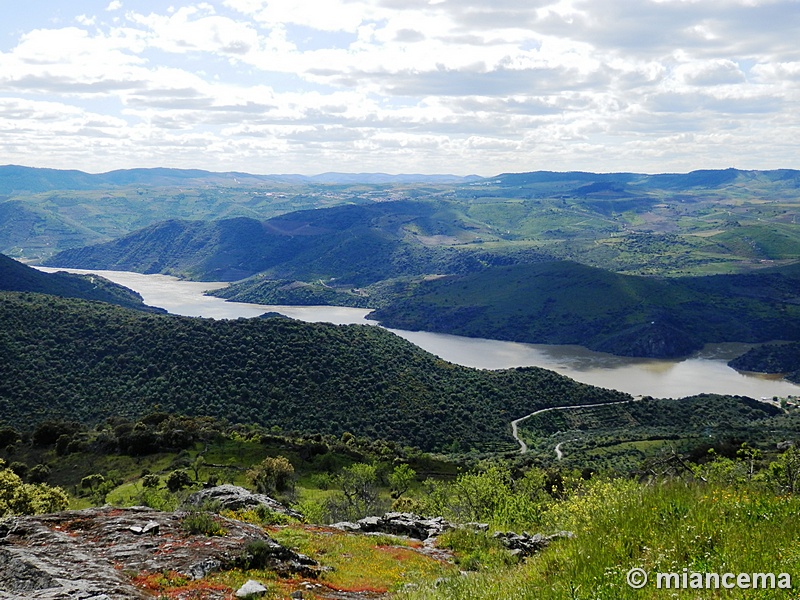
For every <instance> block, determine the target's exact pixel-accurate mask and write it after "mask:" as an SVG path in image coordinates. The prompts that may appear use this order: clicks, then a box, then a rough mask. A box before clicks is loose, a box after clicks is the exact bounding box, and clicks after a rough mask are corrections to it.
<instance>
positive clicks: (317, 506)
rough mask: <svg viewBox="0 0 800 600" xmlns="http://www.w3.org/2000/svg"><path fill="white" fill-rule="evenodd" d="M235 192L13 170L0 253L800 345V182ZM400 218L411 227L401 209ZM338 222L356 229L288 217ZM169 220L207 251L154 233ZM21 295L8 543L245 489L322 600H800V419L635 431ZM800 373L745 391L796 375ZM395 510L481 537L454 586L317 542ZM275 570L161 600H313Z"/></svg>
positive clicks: (725, 179)
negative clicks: (74, 523) (15, 527)
mask: <svg viewBox="0 0 800 600" xmlns="http://www.w3.org/2000/svg"><path fill="white" fill-rule="evenodd" d="M238 175H241V179H242V181H245V180H246V181H245V183H239V184H232V183H231V181H230V179H231V177H230V176H226V175H219V174H208V173H204V172H197V171H170V170H155V171H132V172H115V173H111V174H105V175H102V176H88V175H86V174H81V173H78V172H71V173H63V172H52V171H35V172H32V171H30V170H25V169H20V168H17V167H4V168H0V176H4V177H3V178H0V190H4V193H6V194H8V195H9V196H10V197H9V198H8V199H7V200H4V201H3V202H0V248H2V249H5V248H10V249H11V251H13V252H14V255H16V256H27V257H29V258H33V257H36V256H39V257H42V256H45V255H46V254H48V253H49V250H48V248H56V247H57V248H59V249H63V248H66V247H67V246H77V245H81V244H82V243H84V242H85V241H106V242H107V241H108V240H109V239H110V238H111V237H116V236H117V235H119V233H120V232H132V231H134V230H136V229H139V228H141V227H148V229H145V230H143V231H140V232H138V233H132V234H131V235H129V236H127V237H122V238H120V239H117V240H115V241H114V242H111V243H109V244H108V245H106V246H103V247H99V248H98V247H95V248H94V249H84V250H75V251H72V252H70V253H68V254H64V255H62V256H61V258H60V259H59V260H62V259H63V260H67V259H69V260H73V259H74V260H76V261H78V262H80V263H82V264H81V265H80V266H88V265H87V264H86V263H87V262H88V261H90V260H92V261H94V260H97V261H99V262H97V263H92V266H98V265H103V266H111V265H114V266H118V267H122V268H131V269H137V270H144V271H149V272H156V271H158V272H173V273H176V274H181V275H184V276H191V277H196V278H216V279H238V278H240V277H244V276H245V275H254V276H253V277H252V278H251V279H249V280H247V281H245V282H243V283H241V284H239V285H237V286H236V287H234V288H231V289H229V290H227V291H225V292H224V293H225V294H228V295H230V296H231V297H234V298H236V299H249V300H258V299H259V298H266V297H269V298H270V299H272V300H277V299H279V298H281V299H283V301H292V302H311V301H317V300H324V301H325V302H331V303H350V301H351V300H352V301H353V302H358V303H360V304H361V305H368V306H372V307H378V308H381V309H382V311H383V312H382V313H378V314H382V315H383V318H385V319H386V320H387V321H388V320H390V319H394V320H395V321H394V324H397V323H398V322H400V321H399V320H403V319H404V320H405V321H403V323H404V326H407V327H416V326H424V327H425V328H426V329H433V330H440V331H458V332H460V333H468V334H469V335H480V336H486V337H505V339H532V338H535V339H537V341H550V342H560V343H567V342H570V343H585V344H587V345H592V346H593V347H596V348H598V349H606V350H611V351H614V352H619V353H645V354H650V355H653V354H655V353H657V352H658V353H661V354H660V355H669V354H683V353H686V352H688V351H690V350H692V349H693V348H696V347H697V346H698V345H699V344H701V343H702V342H704V341H710V340H714V341H724V340H739V341H741V340H746V339H747V340H753V341H765V340H769V339H788V340H796V339H800V335H798V329H797V322H798V318H797V317H798V316H800V315H798V314H797V312H796V307H797V289H798V285H797V284H798V279H800V271H798V268H797V267H796V266H794V265H792V264H790V263H792V261H796V260H797V259H798V258H800V234H798V232H797V229H796V227H795V226H794V225H795V220H796V216H797V215H796V213H797V183H798V181H799V180H800V176H798V173H797V172H795V171H771V172H756V171H753V172H745V171H737V170H733V169H730V170H725V171H697V172H694V173H690V174H686V175H655V176H644V175H635V174H624V173H623V174H608V175H598V174H591V173H531V174H508V175H501V176H498V177H496V178H492V179H491V180H480V181H447V182H446V183H445V182H443V181H435V182H430V181H427V182H416V183H408V182H405V181H402V182H400V181H392V182H387V181H381V182H375V181H372V182H352V181H341V180H338V181H335V182H332V183H325V184H323V183H320V182H316V181H310V180H302V181H289V180H281V181H278V180H269V181H268V180H265V179H264V178H259V177H253V176H246V175H242V174H237V178H238ZM154 182H155V183H154ZM177 185H180V186H181V188H185V190H184V189H181V190H179V189H178V187H177ZM3 186H4V187H3ZM59 186H60V187H59ZM171 186H175V187H171ZM387 198H392V199H394V200H396V201H393V202H376V200H386V199H387ZM421 199H424V200H425V201H424V202H423V201H420V200H421ZM87 202H88V203H92V202H93V203H95V204H96V205H97V206H99V205H100V204H102V206H103V210H95V208H96V207H95V206H94V205H92V206H89V205H88V204H87ZM347 203H350V204H351V205H350V206H339V207H336V206H335V205H340V204H347ZM320 206H329V207H334V208H330V209H327V210H320V211H313V212H310V211H309V212H299V213H297V212H295V213H292V212H291V211H292V210H295V209H298V208H311V207H320ZM167 216H169V217H170V218H177V219H183V220H176V221H171V222H168V223H165V224H160V225H154V224H153V223H155V222H156V221H163V219H164V218H166V217H167ZM198 218H199V219H224V220H220V221H215V222H210V223H209V222H200V221H191V220H190V219H198ZM264 219H268V220H266V221H264ZM77 223H81V225H77ZM543 257H550V258H558V259H570V260H572V261H573V262H565V261H560V262H557V261H552V260H550V261H548V262H544V261H543ZM578 259H579V260H580V261H581V262H583V263H585V264H577V263H576V262H574V261H575V260H578ZM773 261H774V262H773ZM775 263H778V264H777V265H776V264H775ZM587 265H590V266H591V265H593V266H603V267H604V268H606V269H611V270H612V271H616V272H612V271H599V270H597V269H593V268H591V267H590V266H587ZM0 269H2V271H0V281H2V282H3V284H4V285H5V286H6V287H8V289H9V290H12V291H4V292H2V293H0V418H1V419H3V422H2V423H0V455H1V456H2V458H0V461H2V462H0V516H4V515H7V514H17V513H33V512H46V511H52V510H59V509H61V508H64V507H65V506H67V503H69V504H70V505H71V506H73V507H81V506H90V505H101V504H104V503H107V502H108V503H111V504H117V505H133V504H146V505H149V506H151V507H154V508H157V509H162V510H173V509H175V507H176V506H178V503H179V501H180V500H181V499H182V498H183V497H184V496H186V495H187V494H188V493H190V492H191V491H192V490H195V489H198V488H199V487H201V486H208V485H213V484H215V483H220V482H234V483H238V484H244V485H249V486H251V487H253V488H254V489H256V490H259V491H262V492H267V493H270V494H273V495H275V496H277V497H278V498H279V499H280V500H281V501H283V502H285V503H287V504H290V505H292V506H293V507H294V508H296V509H298V510H299V511H300V512H302V513H303V514H304V515H305V520H306V522H305V523H298V522H296V520H295V519H292V518H289V517H285V516H277V515H276V514H275V513H272V512H271V511H269V510H267V509H256V510H242V511H236V512H235V513H230V514H227V515H226V516H228V517H231V518H237V519H242V520H246V521H249V522H251V523H254V524H257V525H259V526H262V527H265V528H267V530H268V531H269V532H270V534H271V535H272V536H273V537H275V538H276V539H278V540H279V541H280V542H281V543H283V544H285V545H287V546H291V547H294V548H296V549H299V550H300V551H302V552H304V553H306V554H308V555H310V556H312V557H313V558H315V559H317V560H319V561H320V562H321V563H322V564H323V565H325V566H329V567H332V568H333V571H330V572H326V573H324V574H323V575H322V577H321V578H320V582H319V583H320V585H323V586H327V587H328V588H329V589H331V590H341V591H342V592H359V591H361V592H372V593H381V594H382V593H386V592H394V593H396V595H397V597H398V598H405V599H407V600H415V599H417V598H425V599H428V598H432V599H437V598H451V599H462V598H464V599H466V598H469V599H479V598H510V597H514V598H532V599H533V598H536V599H537V600H538V599H543V600H547V599H559V600H560V599H566V598H568V599H570V600H576V599H586V600H588V599H590V598H591V599H605V598H607V599H614V600H616V599H623V600H624V599H626V598H631V599H632V598H637V599H640V598H653V599H655V598H662V597H664V591H663V590H659V589H657V588H656V587H655V585H654V584H653V583H652V582H653V579H652V578H654V577H655V576H656V573H659V572H660V573H665V572H666V573H677V574H681V573H686V575H687V578H689V577H691V578H692V580H693V581H694V580H695V576H698V577H701V578H703V577H705V576H706V575H708V574H710V575H714V574H724V573H739V572H741V573H751V574H752V573H769V572H773V573H775V574H776V575H778V576H780V577H781V578H783V575H780V574H781V573H786V574H790V575H791V576H793V577H795V578H796V577H797V576H798V574H800V568H799V567H800V552H798V540H800V525H798V522H797V518H796V515H797V513H798V509H800V500H798V496H797V494H798V492H799V491H800V451H798V450H797V448H796V446H795V442H796V437H797V431H798V430H799V427H800V424H799V423H798V419H800V411H797V410H796V408H795V407H794V406H793V405H792V404H790V403H786V402H784V403H783V404H782V405H781V403H778V402H774V403H772V404H767V403H760V402H756V401H754V400H752V399H749V398H743V397H725V396H716V395H702V396H697V397H693V398H686V399H681V400H659V399H653V398H644V399H641V400H637V401H633V399H631V398H630V397H628V396H626V395H624V394H619V393H616V392H613V391H609V390H601V389H597V388H593V387H590V386H585V385H579V384H576V383H574V382H571V381H569V380H567V379H565V378H563V377H559V376H558V375H555V374H553V373H549V372H546V371H543V370H540V369H533V368H530V369H511V370H506V371H496V372H488V371H478V370H474V369H467V368H461V367H457V366H454V365H452V364H448V363H445V362H444V361H441V360H438V359H436V358H435V357H433V356H431V355H429V354H427V353H425V352H422V351H421V350H418V349H416V348H415V347H413V346H411V345H410V344H408V343H406V342H404V341H403V340H401V339H399V338H397V337H396V336H393V335H392V334H391V333H389V332H386V331H384V330H381V329H378V328H372V327H358V326H332V325H312V324H304V323H297V322H293V321H290V320H288V319H252V320H237V321H213V320H203V319H189V318H178V317H171V316H166V315H157V314H147V313H144V312H141V311H132V310H127V309H124V308H120V307H114V306H110V305H106V304H100V303H97V302H87V301H85V300H80V299H72V298H63V297H62V298H57V297H55V296H45V295H42V294H41V293H38V292H47V293H50V294H55V295H59V296H79V297H87V298H90V299H94V300H98V299H100V300H114V299H116V300H118V301H119V300H120V299H123V300H125V299H126V298H127V300H130V301H131V306H135V305H137V300H136V298H135V297H134V296H130V295H128V296H126V295H125V294H124V293H123V292H121V291H120V290H117V289H113V288H111V287H110V286H108V285H107V284H106V283H105V282H103V281H100V280H94V281H92V280H91V279H86V278H83V279H81V278H68V277H65V276H44V275H43V274H39V273H36V272H33V273H32V272H31V271H30V270H28V269H26V268H24V267H22V266H21V265H19V264H18V263H13V262H8V261H6V260H4V259H3V257H0ZM623 273H624V274H623ZM712 273H718V275H710V274H712ZM633 274H636V275H649V276H650V277H648V278H643V277H632V275H633ZM653 275H659V276H664V275H669V276H673V278H671V279H663V278H657V277H652V276H653ZM691 275H703V276H702V277H694V276H691ZM442 276H445V277H442ZM675 276H680V277H679V278H678V277H675ZM87 281H88V283H87ZM90 286H91V289H90ZM33 292H37V293H33ZM84 294H98V295H96V296H91V295H87V296H84ZM127 300H126V301H127ZM458 328H460V329H458ZM515 336H516V337H515ZM519 336H532V338H531V337H528V338H526V337H519ZM537 336H539V337H537ZM548 336H549V337H548ZM578 340H582V341H578ZM796 346H797V344H796V343H795V344H783V345H780V346H775V345H768V346H764V347H762V348H760V349H757V350H754V351H752V352H751V353H748V354H747V355H745V357H743V358H742V359H740V360H738V361H736V362H735V363H734V364H735V365H736V366H737V368H758V369H761V370H764V371H777V372H781V373H783V372H792V371H794V370H796V369H797V364H798V362H797V360H796V359H797V356H796V354H797V347H796ZM622 400H625V401H626V402H625V403H619V404H614V405H610V406H595V407H591V408H581V409H576V410H569V411H566V410H564V411H561V410H559V411H549V412H545V413H541V414H538V415H536V416H534V417H531V418H529V419H527V420H526V421H524V422H523V423H522V424H521V426H520V430H521V435H522V436H523V437H524V439H525V441H526V443H527V444H528V446H529V448H530V451H529V452H528V453H526V454H524V455H521V454H519V453H518V449H517V447H516V445H515V444H514V443H513V440H512V439H511V437H510V431H509V422H510V421H511V420H512V419H516V418H519V417H522V416H524V415H527V414H530V413H531V412H533V411H534V410H537V409H540V408H544V407H553V406H569V405H576V404H581V405H582V404H601V403H604V402H614V401H622ZM556 448H559V451H560V452H561V457H560V459H559V458H556V456H555V450H556ZM426 451H436V452H440V453H447V454H446V456H442V455H431V454H426V453H425V452H426ZM68 494H69V495H68ZM390 507H392V508H394V509H398V510H412V511H415V512H417V513H420V514H424V515H429V516H440V517H444V518H446V519H448V520H450V521H453V522H455V523H459V524H467V523H470V522H476V521H480V522H483V523H484V524H485V525H486V528H485V529H486V531H483V530H482V529H483V528H476V527H473V526H470V527H464V528H457V529H455V530H454V531H452V532H450V533H447V534H446V535H443V536H441V538H440V539H439V540H438V551H440V552H444V553H445V554H439V555H438V556H452V562H440V561H439V560H437V559H434V558H432V557H431V556H429V555H426V554H425V553H426V552H429V550H427V549H425V548H423V547H421V546H422V545H421V544H418V543H416V542H412V541H402V542H401V541H399V540H398V539H396V538H394V537H391V536H360V535H350V534H345V533H342V532H338V531H334V530H332V529H330V528H327V527H324V526H322V524H324V523H327V522H331V521H335V520H339V519H344V518H346V519H355V518H359V517H362V516H365V515H367V514H374V513H381V512H383V511H384V510H386V509H388V508H390ZM203 508H204V509H209V510H197V511H192V512H190V513H188V514H187V515H186V517H185V519H184V522H183V525H184V527H185V528H186V531H188V532H192V533H195V534H201V535H224V534H225V532H224V530H223V529H222V528H221V526H220V525H219V520H218V518H217V517H215V515H214V514H212V512H210V509H212V508H213V507H203ZM2 527H3V526H2V524H0V529H1V528H2ZM506 531H517V532H521V531H530V532H541V533H543V534H552V533H558V532H562V531H569V532H572V533H573V534H574V535H573V536H562V537H559V538H558V539H554V540H553V541H552V542H551V543H550V544H549V545H548V546H547V547H546V548H545V549H544V550H542V551H541V552H540V553H538V554H536V555H534V556H531V557H529V558H521V557H519V556H518V555H515V554H514V553H512V552H509V551H508V549H507V548H505V546H504V545H503V544H502V543H501V542H500V541H499V539H498V538H497V537H495V536H494V534H495V533H496V532H506ZM264 553H265V550H264V548H263V547H262V548H259V547H258V546H257V545H252V546H251V547H249V548H247V549H246V551H245V555H246V556H248V557H249V558H248V560H247V561H243V562H242V563H241V565H240V568H238V569H232V570H229V571H226V572H224V573H217V574H214V575H212V576H210V577H209V578H208V579H207V580H205V581H202V582H191V581H189V580H188V579H187V578H186V577H185V576H182V575H180V574H178V573H173V572H164V573H156V574H153V573H150V574H139V575H138V576H137V578H136V581H137V583H138V584H139V585H141V586H142V587H144V588H146V589H148V590H151V591H153V592H154V593H158V594H160V595H162V596H167V597H178V596H181V595H186V594H191V595H193V597H199V596H202V594H203V590H212V589H213V590H214V592H215V593H226V592H227V593H229V592H230V590H231V589H232V588H233V589H235V587H236V586H238V585H241V583H243V582H244V581H246V580H247V579H250V578H253V577H258V578H260V579H263V580H264V581H265V582H266V583H267V584H268V587H269V589H270V592H269V593H270V594H272V596H273V597H285V596H286V595H288V594H289V593H290V592H292V591H295V590H296V587H297V581H293V580H287V579H281V578H280V577H278V576H277V575H276V574H275V573H270V572H268V571H265V570H264V568H263V567H264V563H265V560H264ZM634 567H636V568H641V569H643V570H644V571H645V572H646V573H648V574H649V575H650V577H651V583H650V584H649V585H648V586H646V587H645V588H644V589H642V590H634V589H632V588H631V587H629V586H628V585H627V584H626V573H627V572H628V571H629V569H631V568H634ZM462 571H466V572H467V573H466V574H464V573H462ZM781 581H782V582H783V579H781ZM409 584H412V585H409ZM671 593H672V592H670V594H671ZM674 593H675V595H677V596H682V595H685V596H686V597H689V596H690V595H691V597H718V596H719V597H736V598H754V599H756V598H787V599H788V598H792V597H793V596H796V594H793V593H792V592H791V590H782V589H767V590H733V591H731V592H730V593H728V592H725V591H723V590H714V591H711V592H696V591H695V590H690V591H689V592H685V593H684V592H679V591H674ZM726 594H728V595H727V596H726Z"/></svg>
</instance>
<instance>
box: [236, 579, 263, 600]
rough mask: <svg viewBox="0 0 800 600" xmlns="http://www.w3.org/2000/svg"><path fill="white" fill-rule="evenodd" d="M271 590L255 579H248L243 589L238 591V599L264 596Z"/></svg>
mask: <svg viewBox="0 0 800 600" xmlns="http://www.w3.org/2000/svg"><path fill="white" fill-rule="evenodd" d="M268 591H269V590H267V588H265V587H264V585H263V584H261V583H259V582H258V581H256V580H255V579H248V580H247V581H246V582H245V583H244V585H243V586H242V587H240V588H239V589H238V590H236V597H237V598H247V597H248V596H263V595H264V594H266V593H267V592H268Z"/></svg>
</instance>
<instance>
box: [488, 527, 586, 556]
mask: <svg viewBox="0 0 800 600" xmlns="http://www.w3.org/2000/svg"><path fill="white" fill-rule="evenodd" d="M492 537H493V538H495V539H497V540H500V542H502V544H503V545H504V546H505V547H506V548H508V549H509V551H511V554H513V555H515V556H519V557H522V558H524V557H526V556H531V555H532V554H536V553H537V552H541V551H542V550H543V549H545V548H546V547H547V546H548V545H549V544H550V542H551V541H553V540H555V539H558V538H572V537H575V534H574V533H572V532H571V531H559V532H557V533H554V534H551V535H542V534H541V533H535V534H533V535H531V534H529V533H527V532H523V533H514V532H513V531H507V532H502V531H497V532H495V533H494V534H493V535H492Z"/></svg>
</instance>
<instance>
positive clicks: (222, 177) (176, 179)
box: [0, 165, 481, 195]
mask: <svg viewBox="0 0 800 600" xmlns="http://www.w3.org/2000/svg"><path fill="white" fill-rule="evenodd" d="M480 179H481V177H478V176H476V175H470V176H467V177H460V176H457V175H425V174H408V175H404V174H400V175H389V174H386V173H323V174H320V175H253V174H250V173H239V172H224V173H216V172H212V171H203V170H201V169H168V168H152V169H121V170H116V171H109V172H107V173H98V174H90V173H84V172H83V171H76V170H59V169H40V168H32V167H22V166H18V165H3V166H0V194H5V195H9V194H12V193H20V192H34V193H38V192H47V191H52V190H97V189H104V188H112V187H116V186H130V185H141V186H166V185H201V184H217V185H220V184H224V185H234V184H235V185H259V184H264V183H266V182H276V181H277V182H285V183H335V184H352V183H366V184H375V183H381V184H388V183H400V184H402V183H405V184H408V183H468V182H473V181H478V180H480Z"/></svg>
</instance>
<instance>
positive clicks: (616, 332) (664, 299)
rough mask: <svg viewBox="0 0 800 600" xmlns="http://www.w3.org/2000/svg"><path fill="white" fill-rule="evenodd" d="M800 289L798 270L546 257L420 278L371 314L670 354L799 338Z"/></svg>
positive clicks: (474, 333)
mask: <svg viewBox="0 0 800 600" xmlns="http://www.w3.org/2000/svg"><path fill="white" fill-rule="evenodd" d="M798 285H800V271H798V269H797V268H796V267H792V268H788V269H777V270H768V271H764V272H759V273H758V274H749V275H718V276H714V277H696V278H695V277H691V278H689V277H687V278H679V279H655V278H647V277H641V276H631V275H620V274H616V273H611V272H609V271H604V270H601V269H596V268H593V267H587V266H584V265H580V264H577V263H571V262H543V263H537V264H529V265H514V266H508V267H493V268H487V269H484V270H482V271H479V272H476V273H472V274H468V275H460V276H450V277H444V278H439V279H434V280H431V281H427V282H424V283H423V284H421V285H420V286H418V287H417V288H416V289H415V291H414V293H413V295H411V296H410V297H407V298H403V299H401V300H397V301H395V302H393V303H390V304H389V305H388V306H386V307H384V308H381V309H378V310H376V311H374V312H373V313H371V315H370V318H374V319H377V320H379V321H380V322H381V323H382V324H384V325H387V326H389V327H394V328H399V329H411V330H425V331H438V332H444V333H454V334H459V335H466V336H471V337H486V338H493V339H504V340H511V341H519V342H533V343H546V344H579V345H583V346H586V347H589V348H592V349H594V350H600V351H606V352H611V353H614V354H619V355H628V356H650V357H674V356H685V355H688V354H690V353H691V352H692V351H695V350H698V349H700V348H702V346H703V345H704V344H706V343H710V342H726V341H740V342H765V341H769V340H774V339H790V340H795V339H798V338H800V329H799V328H798V323H800V309H798V307H797V305H796V304H795V303H794V300H795V298H796V296H797V289H798Z"/></svg>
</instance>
